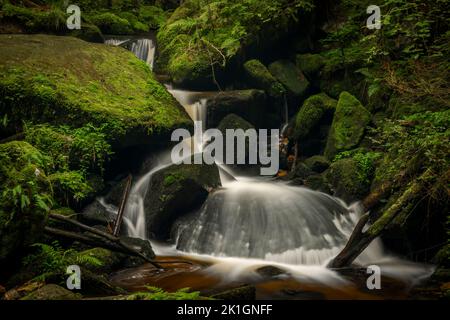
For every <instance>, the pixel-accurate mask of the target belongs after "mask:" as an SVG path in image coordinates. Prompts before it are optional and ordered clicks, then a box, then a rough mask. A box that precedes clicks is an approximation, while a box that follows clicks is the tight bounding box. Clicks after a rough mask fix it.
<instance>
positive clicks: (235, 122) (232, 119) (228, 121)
mask: <svg viewBox="0 0 450 320" xmlns="http://www.w3.org/2000/svg"><path fill="white" fill-rule="evenodd" d="M217 129H219V130H220V132H222V134H223V136H224V137H225V135H226V130H227V129H233V130H237V129H241V130H243V131H244V133H245V132H246V131H247V130H249V129H255V127H254V126H253V125H252V124H251V123H250V122H248V121H246V120H244V119H242V118H241V117H239V116H238V115H235V114H234V113H231V114H229V115H227V116H226V117H225V118H223V119H222V121H220V123H219V125H218V126H217ZM256 143H258V142H256ZM255 147H256V146H255ZM223 148H224V149H223V156H224V161H225V160H226V150H227V140H226V139H224V143H223ZM245 148H246V149H245V151H244V152H245V165H244V166H245V167H248V163H249V161H248V160H249V152H250V143H249V139H245ZM254 150H256V149H254ZM229 151H231V149H229ZM237 156H238V145H237V143H235V145H234V164H235V166H242V165H237Z"/></svg>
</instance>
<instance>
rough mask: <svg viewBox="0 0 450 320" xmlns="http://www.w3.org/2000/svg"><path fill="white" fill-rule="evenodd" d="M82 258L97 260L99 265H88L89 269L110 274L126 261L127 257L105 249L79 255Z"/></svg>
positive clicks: (95, 249) (92, 250)
mask: <svg viewBox="0 0 450 320" xmlns="http://www.w3.org/2000/svg"><path fill="white" fill-rule="evenodd" d="M79 255H80V256H83V257H89V258H91V259H95V260H96V261H97V262H99V263H98V264H95V265H92V264H90V265H88V266H87V268H88V269H89V270H91V271H93V272H97V273H110V272H111V271H113V270H114V269H116V267H118V266H119V265H120V263H121V262H122V261H123V260H124V258H125V255H123V254H120V253H117V252H113V251H111V250H108V249H105V248H92V249H88V250H85V251H82V252H80V253H79Z"/></svg>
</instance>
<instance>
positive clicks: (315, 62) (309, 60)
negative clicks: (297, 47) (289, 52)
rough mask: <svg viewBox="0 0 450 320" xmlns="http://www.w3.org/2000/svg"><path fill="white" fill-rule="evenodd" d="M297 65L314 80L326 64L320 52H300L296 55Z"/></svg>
mask: <svg viewBox="0 0 450 320" xmlns="http://www.w3.org/2000/svg"><path fill="white" fill-rule="evenodd" d="M296 64H297V67H298V68H299V69H300V70H302V72H303V73H304V74H305V75H306V77H307V78H308V79H309V80H310V81H313V80H314V79H315V78H317V76H318V75H319V72H320V70H321V69H322V68H323V66H324V65H325V58H324V57H322V56H321V55H320V54H312V53H305V54H298V55H296Z"/></svg>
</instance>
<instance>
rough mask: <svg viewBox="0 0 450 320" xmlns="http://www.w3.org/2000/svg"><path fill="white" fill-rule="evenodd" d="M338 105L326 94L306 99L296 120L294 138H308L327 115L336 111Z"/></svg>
mask: <svg viewBox="0 0 450 320" xmlns="http://www.w3.org/2000/svg"><path fill="white" fill-rule="evenodd" d="M336 104H337V101H336V100H334V99H331V98H330V97H328V96H327V95H326V94H325V93H320V94H316V95H314V96H311V97H309V98H308V99H306V100H305V102H304V103H303V106H302V107H301V108H300V110H299V112H298V113H297V116H296V118H295V129H294V137H295V138H296V139H302V138H304V137H306V136H307V135H308V134H309V133H310V131H311V129H313V128H314V127H315V126H316V125H317V124H318V123H319V122H320V120H321V119H322V118H323V116H324V115H325V114H326V113H331V112H333V111H334V109H335V108H336Z"/></svg>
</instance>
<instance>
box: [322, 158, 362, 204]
mask: <svg viewBox="0 0 450 320" xmlns="http://www.w3.org/2000/svg"><path fill="white" fill-rule="evenodd" d="M359 171H360V169H359V167H358V163H357V161H356V160H354V159H352V158H347V159H341V160H338V161H336V162H334V163H332V164H331V166H330V168H328V170H327V171H325V173H324V174H325V177H326V179H327V180H328V182H329V183H330V184H331V186H332V191H333V194H334V195H335V196H337V197H339V198H341V199H343V200H344V201H346V202H347V203H350V202H353V201H357V200H361V199H362V198H363V197H364V196H365V195H366V194H367V193H368V192H369V189H370V181H367V180H366V179H363V178H362V176H361V175H360V174H359Z"/></svg>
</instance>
